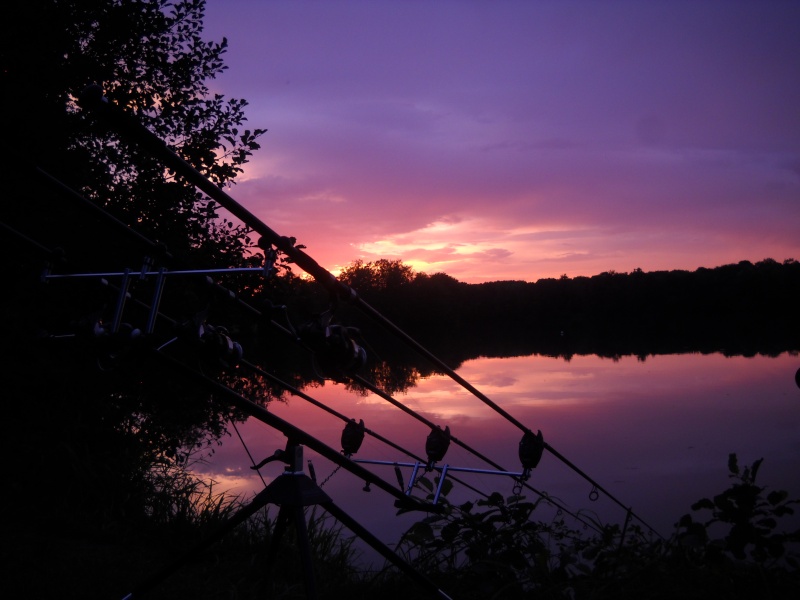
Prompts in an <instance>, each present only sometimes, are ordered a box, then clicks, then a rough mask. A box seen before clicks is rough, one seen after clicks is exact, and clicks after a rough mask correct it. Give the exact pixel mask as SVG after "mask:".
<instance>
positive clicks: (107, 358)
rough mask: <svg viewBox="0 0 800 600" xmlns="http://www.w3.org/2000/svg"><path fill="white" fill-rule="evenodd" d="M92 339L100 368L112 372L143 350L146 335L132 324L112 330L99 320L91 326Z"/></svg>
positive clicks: (125, 324) (120, 325) (123, 324)
mask: <svg viewBox="0 0 800 600" xmlns="http://www.w3.org/2000/svg"><path fill="white" fill-rule="evenodd" d="M90 337H91V339H92V340H93V342H94V344H95V358H96V360H97V366H98V368H99V369H100V370H101V371H111V370H114V369H116V368H118V367H119V366H120V365H121V364H122V363H123V362H125V361H126V360H128V359H129V358H130V357H131V356H132V355H134V354H135V353H136V352H137V351H138V350H139V349H140V348H141V346H142V344H143V341H144V338H145V335H144V333H142V330H141V329H138V328H137V327H134V326H133V325H131V324H130V323H120V324H119V326H117V328H116V329H112V328H109V327H106V326H105V325H104V323H103V322H102V321H100V320H97V321H94V323H93V324H92V325H91V332H90Z"/></svg>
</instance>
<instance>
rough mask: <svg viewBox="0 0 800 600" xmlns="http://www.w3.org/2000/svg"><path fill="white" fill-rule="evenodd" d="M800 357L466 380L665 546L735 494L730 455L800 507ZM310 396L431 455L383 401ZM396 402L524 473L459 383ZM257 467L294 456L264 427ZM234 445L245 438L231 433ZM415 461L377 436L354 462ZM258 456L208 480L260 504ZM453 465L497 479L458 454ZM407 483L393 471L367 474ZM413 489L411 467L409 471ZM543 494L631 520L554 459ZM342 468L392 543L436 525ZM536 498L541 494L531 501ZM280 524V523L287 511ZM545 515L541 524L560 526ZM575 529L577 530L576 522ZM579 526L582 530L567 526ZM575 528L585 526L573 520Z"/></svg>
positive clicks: (436, 382) (515, 432)
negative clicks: (697, 508)
mask: <svg viewBox="0 0 800 600" xmlns="http://www.w3.org/2000/svg"><path fill="white" fill-rule="evenodd" d="M798 368H800V356H798V355H797V354H796V353H783V354H781V355H779V356H777V357H767V356H761V355H758V356H754V357H742V356H734V357H726V356H723V355H721V354H707V355H704V354H676V355H656V356H649V357H647V358H646V359H645V360H639V359H637V358H636V357H632V356H626V357H622V358H620V359H618V360H612V359H607V358H599V357H597V356H574V357H573V358H571V359H570V360H569V361H567V360H564V359H563V358H552V357H546V356H540V355H533V356H521V357H513V358H479V359H475V360H470V361H467V362H465V363H464V364H462V365H461V366H460V367H459V369H458V373H459V374H460V375H461V376H462V377H464V378H465V379H466V380H467V381H469V382H470V383H472V384H473V385H474V386H475V387H476V388H478V389H479V390H480V391H481V392H483V393H484V394H485V395H487V396H488V397H489V398H491V399H492V400H493V401H494V402H495V403H496V404H498V405H500V406H501V407H502V408H503V409H504V410H506V411H507V412H508V413H510V414H511V415H512V416H513V417H514V418H515V419H517V420H518V421H520V422H522V423H523V424H525V425H526V426H527V427H529V428H530V429H532V430H533V431H534V432H535V431H536V430H541V431H542V433H543V435H544V439H545V441H547V442H548V444H550V445H551V446H552V447H553V448H554V449H555V450H557V451H558V452H559V453H560V454H561V455H563V456H564V457H565V458H567V459H568V460H569V461H571V462H572V463H574V464H575V465H576V466H577V467H579V468H580V469H581V470H582V471H584V472H585V473H586V474H588V475H589V476H590V477H591V478H593V479H594V480H595V481H597V482H598V483H599V484H600V485H601V486H602V487H603V488H605V489H606V490H607V491H608V492H610V493H611V494H612V495H614V497H616V498H617V499H618V500H620V501H621V502H622V503H623V505H624V506H626V507H631V508H632V510H633V512H634V513H635V514H636V515H637V516H638V517H640V518H641V519H642V520H643V521H644V522H646V523H647V525H649V526H651V527H652V528H653V529H655V530H656V531H657V532H658V533H659V534H661V535H663V536H664V537H669V535H671V533H672V532H673V529H674V528H673V526H674V524H675V522H676V521H677V520H678V519H679V518H680V516H681V515H683V514H684V513H687V512H690V505H691V504H692V503H693V502H695V501H696V500H699V499H700V498H703V497H711V496H713V495H714V494H716V493H719V492H721V491H722V490H724V489H725V488H726V487H728V485H729V484H730V480H729V477H728V472H727V461H728V455H729V453H732V452H733V453H736V454H737V455H738V457H739V464H740V466H744V465H750V464H752V463H753V462H754V461H755V460H757V459H759V458H764V462H763V464H762V466H761V469H760V471H759V476H758V483H759V484H761V485H765V486H767V487H768V488H769V489H785V490H788V491H789V492H790V494H791V496H792V497H800V389H798V387H797V385H796V384H795V379H794V377H795V372H796V371H797V369H798ZM305 392H306V393H307V394H309V395H310V396H312V397H314V398H315V399H317V400H319V401H321V402H324V403H326V404H328V405H329V406H331V407H333V408H334V409H335V410H337V411H338V412H340V413H342V414H344V415H346V416H348V417H351V418H355V419H363V420H364V422H365V424H366V426H367V427H368V428H369V429H371V430H372V431H374V432H375V433H378V434H380V435H382V436H384V437H386V438H388V439H390V440H391V441H392V442H394V443H396V444H398V445H400V446H402V447H403V448H406V449H408V450H410V451H412V452H414V453H415V454H417V455H420V456H425V440H426V437H427V435H428V432H429V429H428V428H426V426H425V425H424V424H422V423H420V422H418V421H417V420H415V419H413V418H412V417H410V416H409V415H407V414H405V413H403V412H402V411H400V410H399V409H397V408H396V407H394V406H392V405H391V404H390V403H388V402H387V401H386V400H384V399H382V398H379V397H377V396H374V395H367V396H360V395H357V394H354V393H351V392H349V391H347V390H346V389H344V387H343V386H341V385H338V384H333V383H326V384H325V385H323V386H320V387H311V388H306V390H305ZM394 397H395V399H396V400H398V401H400V402H402V403H403V404H405V405H406V406H408V407H409V408H411V409H413V410H414V411H416V412H418V413H420V414H421V415H423V416H425V417H426V418H427V419H429V420H430V421H433V422H434V423H436V424H438V425H441V426H442V427H444V426H445V425H447V426H449V427H450V429H451V431H452V433H453V435H455V436H456V437H458V438H459V439H460V440H461V441H462V442H465V443H466V444H467V445H469V446H471V447H472V448H474V449H476V450H478V451H479V452H480V453H482V454H483V455H485V456H487V457H489V458H491V459H492V460H493V461H495V462H497V463H500V464H501V465H502V466H503V467H504V468H507V469H509V470H511V471H519V470H520V468H521V467H520V463H519V459H518V456H517V451H518V443H519V440H520V438H521V436H522V432H521V431H520V430H519V429H518V428H517V427H515V426H514V425H512V424H511V423H509V422H508V421H506V420H505V419H503V418H502V417H501V416H500V415H498V414H497V413H496V412H495V411H493V410H492V409H491V408H490V407H488V406H486V405H485V404H484V403H482V402H481V401H480V400H478V399H477V398H475V397H474V396H472V395H471V394H470V393H469V392H467V391H466V390H464V389H463V388H462V387H461V386H459V385H458V384H457V383H455V382H453V381H452V380H451V379H450V378H449V377H447V376H444V375H441V376H440V375H434V376H431V377H427V378H424V379H422V380H421V381H420V382H419V384H418V385H417V386H416V387H414V388H411V389H410V390H409V391H408V392H407V393H404V394H397V395H395V396H394ZM270 410H271V411H272V412H274V414H276V415H278V416H280V417H281V418H284V419H286V420H287V421H289V422H291V423H292V424H294V425H297V426H300V427H302V428H303V429H304V430H306V431H307V432H309V433H311V434H312V435H314V436H316V437H317V438H319V439H320V440H322V441H323V442H325V443H327V444H328V445H330V446H332V447H334V448H335V449H337V450H338V449H340V447H341V444H340V436H341V431H342V427H343V423H342V421H340V420H338V419H337V418H335V417H333V416H331V415H329V414H328V413H326V412H324V411H323V410H320V409H319V408H318V407H315V406H313V405H312V404H310V403H308V402H306V401H305V400H302V399H300V398H293V397H290V399H289V401H288V402H286V403H282V402H274V403H272V404H271V405H270ZM238 429H239V432H240V434H241V435H242V437H243V439H244V441H245V443H246V445H247V448H248V449H249V450H250V452H251V453H252V455H253V457H254V459H255V460H256V461H260V460H261V459H263V458H265V457H267V456H270V455H272V454H273V453H274V451H275V450H276V449H279V448H283V447H284V446H285V441H286V440H285V437H284V436H283V435H281V434H280V433H278V432H277V431H275V430H273V429H271V428H269V427H268V426H266V425H264V424H263V423H261V422H259V421H255V420H253V419H251V420H249V421H248V422H247V423H244V424H240V425H239V426H238ZM232 433H233V432H232ZM305 458H306V459H307V460H309V459H310V460H311V461H312V464H313V467H314V470H315V472H316V476H317V479H318V481H319V482H322V481H323V480H325V479H327V478H328V477H329V476H330V475H331V474H332V472H333V469H334V467H333V465H332V464H331V463H330V462H329V461H327V460H326V459H324V458H322V457H320V456H318V455H316V454H315V453H313V452H311V451H310V450H308V449H306V456H305ZM354 458H356V459H362V460H382V461H398V462H408V461H409V460H410V459H408V458H407V457H406V456H405V455H402V454H400V453H399V452H398V451H397V450H395V449H393V448H391V447H389V446H387V445H385V444H384V443H382V442H380V441H378V440H376V439H374V438H373V437H370V436H367V437H366V438H365V440H364V443H363V445H362V446H361V449H360V450H359V452H358V454H357V455H356V456H355V457H354ZM250 464H251V463H250V460H249V458H248V456H247V453H246V451H245V449H244V447H243V446H242V444H241V443H240V441H239V439H238V438H237V436H236V435H235V434H234V435H232V436H231V437H230V438H226V439H225V441H224V443H223V444H222V446H221V447H219V448H218V449H217V451H216V453H215V454H214V455H213V456H212V457H211V458H210V459H209V460H208V461H207V462H206V463H205V464H203V465H198V466H197V468H196V471H197V472H199V473H201V474H203V475H205V476H210V477H212V478H213V479H214V480H215V481H216V482H218V485H219V487H218V488H217V489H229V490H231V491H233V492H235V493H238V494H241V495H243V496H244V497H245V498H246V497H249V496H250V495H252V493H254V492H255V491H258V490H259V489H261V488H262V487H263V485H264V484H263V483H262V481H261V480H260V479H259V477H258V475H257V474H256V473H255V472H253V471H251V470H250V469H249V466H250ZM441 464H448V465H451V466H453V467H464V468H473V469H491V468H492V467H490V466H488V465H486V464H485V463H484V462H482V461H481V460H479V459H478V458H476V457H475V456H473V455H472V454H470V453H468V452H467V451H466V450H464V449H463V448H461V447H459V446H457V445H455V444H451V445H450V448H449V450H448V452H447V455H446V456H445V459H444V460H443V461H442V463H441ZM365 466H368V467H369V468H370V469H371V470H373V471H374V472H375V473H377V474H379V475H381V476H382V477H384V478H385V479H386V480H387V481H389V482H392V483H396V477H395V473H394V470H393V468H392V467H385V466H379V465H365ZM281 472H282V467H281V465H280V463H271V464H269V465H267V466H265V467H264V468H262V474H263V475H264V476H265V479H266V481H267V483H268V482H269V481H270V480H271V479H272V478H274V477H275V476H278V475H280V473H281ZM403 474H404V479H405V481H406V482H407V481H408V477H409V476H410V469H404V471H403ZM458 478H459V479H462V480H463V481H465V482H468V483H469V484H470V485H472V486H473V487H475V488H478V489H479V490H481V491H482V492H484V493H486V494H488V493H491V492H494V491H497V492H500V493H501V494H503V495H504V496H508V495H511V494H512V489H513V481H512V480H511V479H510V478H508V477H505V476H497V475H476V474H470V473H459V474H458ZM529 483H530V485H532V486H533V487H535V488H536V489H537V490H539V491H542V492H546V493H547V494H549V495H550V496H552V497H554V498H557V499H558V502H559V503H560V504H561V505H563V506H565V507H567V508H568V509H569V510H570V511H571V512H573V513H579V514H581V515H584V514H587V515H593V516H595V517H596V518H599V519H600V520H601V521H603V522H616V523H622V522H623V521H624V519H625V510H624V509H623V508H621V507H620V506H619V505H618V504H616V503H615V502H613V501H611V500H609V499H608V498H607V497H605V496H604V495H603V494H601V495H600V498H598V499H597V500H594V501H593V500H592V499H591V498H590V496H592V494H591V492H592V485H591V484H590V483H588V482H587V481H586V480H584V479H583V478H581V477H580V476H579V475H578V474H576V473H575V471H573V470H572V469H570V468H569V467H567V466H566V465H565V464H564V463H563V462H561V461H560V460H558V459H557V458H556V457H555V456H553V455H552V454H550V453H549V452H545V454H544V456H543V458H542V460H541V463H540V464H539V466H538V467H537V468H536V469H535V470H534V471H533V474H532V477H531V479H530V480H529ZM363 487H364V485H363V482H362V481H360V480H358V479H356V478H355V477H354V476H352V475H351V474H350V473H348V472H346V471H344V470H340V471H339V472H338V473H336V474H335V475H333V476H332V477H330V479H329V480H327V481H326V482H325V483H324V486H323V489H324V490H325V491H326V492H327V493H328V494H329V495H330V496H331V498H332V499H333V501H334V502H335V503H336V504H338V505H339V506H340V507H341V508H342V509H344V510H345V511H346V512H348V513H349V514H350V515H351V516H354V517H356V518H357V520H359V521H360V522H361V523H362V525H364V526H366V527H367V528H368V529H370V530H371V531H372V532H373V533H375V534H376V535H378V537H379V538H380V539H381V540H382V541H384V542H386V543H389V544H393V543H394V542H396V541H397V540H398V538H399V536H400V534H401V533H402V532H403V531H404V530H405V529H407V528H408V527H409V526H410V525H411V524H412V523H413V522H415V521H416V520H419V519H420V518H422V517H423V516H424V515H423V514H421V513H414V514H404V515H401V516H399V517H398V516H395V513H396V509H395V508H394V504H393V503H394V498H392V497H391V496H390V495H388V494H387V493H385V492H383V491H381V490H379V489H376V488H373V489H372V491H371V492H369V493H367V492H364V491H363V490H362V488H363ZM525 493H526V494H527V495H528V496H529V497H531V498H535V497H536V496H535V494H533V493H531V492H528V491H526V492H525ZM450 497H451V500H452V501H455V502H462V501H466V500H476V499H479V498H480V496H478V495H477V494H476V492H474V491H472V490H469V489H465V488H464V487H463V486H459V485H458V484H456V485H455V487H454V489H453V491H452V492H451V494H450ZM271 514H277V511H275V512H274V513H271ZM552 516H553V511H552V510H550V511H549V512H548V510H547V509H546V508H542V510H541V511H539V513H538V516H537V513H534V518H539V519H541V520H549V519H551V518H552ZM573 521H574V520H573ZM567 522H568V523H569V519H568V521H567ZM573 525H574V526H575V527H576V528H581V527H583V525H582V524H581V523H580V522H577V521H574V522H573Z"/></svg>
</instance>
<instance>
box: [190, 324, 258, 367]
mask: <svg viewBox="0 0 800 600" xmlns="http://www.w3.org/2000/svg"><path fill="white" fill-rule="evenodd" d="M177 333H178V339H184V340H186V341H188V342H190V343H191V344H192V345H193V346H194V347H195V348H196V351H197V358H198V360H199V361H200V364H201V366H203V367H204V368H207V369H210V370H213V371H216V370H228V369H233V368H235V367H236V366H237V365H238V364H239V362H240V361H241V360H242V356H243V355H244V351H243V349H242V345H241V344H240V343H239V342H237V341H235V340H234V339H233V338H232V337H231V336H230V334H229V333H228V330H227V329H226V328H225V327H221V326H215V325H211V324H210V323H208V322H207V321H206V320H205V311H203V312H201V313H198V314H197V315H195V316H194V317H193V318H191V319H189V320H188V321H186V322H184V323H182V324H181V325H179V326H178V332H177Z"/></svg>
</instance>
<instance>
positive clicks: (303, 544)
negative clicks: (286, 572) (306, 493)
mask: <svg viewBox="0 0 800 600" xmlns="http://www.w3.org/2000/svg"><path fill="white" fill-rule="evenodd" d="M294 525H295V532H296V534H297V547H298V549H299V550H300V560H301V561H302V563H303V575H304V577H305V583H306V598H307V599H308V600H315V598H316V597H317V589H316V588H317V586H316V581H315V580H314V566H313V565H312V564H311V544H310V543H309V540H308V527H307V525H306V516H305V512H304V511H303V507H302V506H295V507H294Z"/></svg>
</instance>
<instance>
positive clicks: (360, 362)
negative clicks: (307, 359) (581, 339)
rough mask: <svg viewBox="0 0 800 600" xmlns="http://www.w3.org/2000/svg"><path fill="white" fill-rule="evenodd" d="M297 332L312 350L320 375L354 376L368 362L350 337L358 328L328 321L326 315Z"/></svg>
mask: <svg viewBox="0 0 800 600" xmlns="http://www.w3.org/2000/svg"><path fill="white" fill-rule="evenodd" d="M297 333H298V336H299V337H300V339H301V340H302V341H303V343H305V344H306V345H307V346H308V347H309V348H310V349H311V351H312V360H313V362H314V367H315V369H316V371H317V373H318V374H319V375H320V376H321V377H323V378H325V377H332V378H335V376H337V375H344V376H350V375H353V374H355V373H356V372H357V371H358V370H359V369H361V368H362V367H363V366H364V365H365V364H366V362H367V352H366V351H365V350H364V348H362V347H361V346H360V345H359V344H358V343H356V341H355V340H354V339H353V337H354V336H355V335H357V334H358V329H356V328H355V327H345V326H343V325H338V324H331V323H330V317H329V316H327V315H322V316H320V317H319V318H318V319H316V320H314V321H311V322H310V323H308V324H306V325H304V326H302V327H300V328H299V329H298V332H297Z"/></svg>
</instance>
